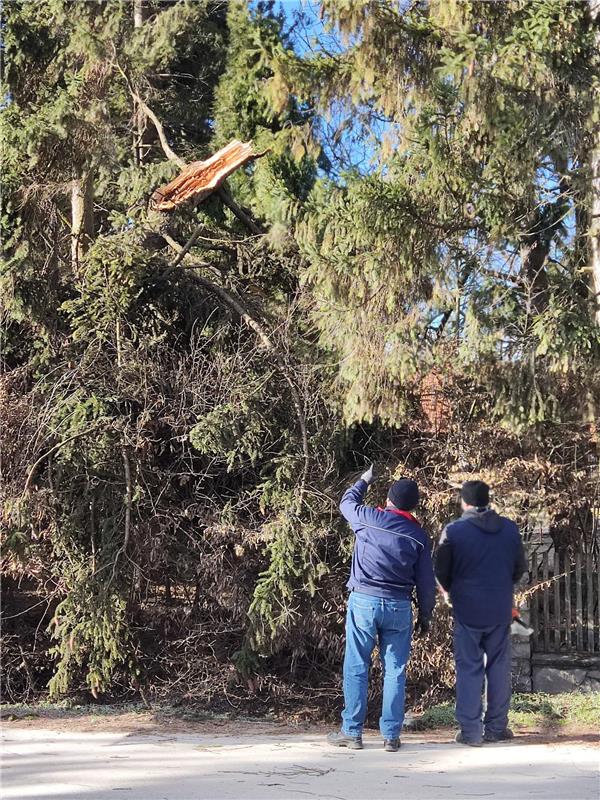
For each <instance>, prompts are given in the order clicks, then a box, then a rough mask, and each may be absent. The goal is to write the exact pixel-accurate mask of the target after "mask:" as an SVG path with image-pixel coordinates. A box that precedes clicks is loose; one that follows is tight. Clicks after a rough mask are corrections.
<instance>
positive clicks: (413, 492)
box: [388, 478, 419, 511]
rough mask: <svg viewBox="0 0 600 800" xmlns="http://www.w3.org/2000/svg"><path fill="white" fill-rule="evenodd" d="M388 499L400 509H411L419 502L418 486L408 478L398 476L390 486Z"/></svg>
mask: <svg viewBox="0 0 600 800" xmlns="http://www.w3.org/2000/svg"><path fill="white" fill-rule="evenodd" d="M388 500H389V501H390V502H391V503H393V504H394V505H395V506H396V508H399V509H400V510H401V511H412V510H413V508H416V506H417V503H418V502H419V487H418V486H417V484H416V483H415V481H413V480H411V479H410V478H400V480H399V481H394V482H393V483H392V485H391V486H390V488H389V491H388Z"/></svg>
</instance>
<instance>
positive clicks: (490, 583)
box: [435, 509, 527, 628]
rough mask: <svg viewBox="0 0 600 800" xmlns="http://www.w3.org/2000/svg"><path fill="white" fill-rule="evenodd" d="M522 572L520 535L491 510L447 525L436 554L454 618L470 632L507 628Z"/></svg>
mask: <svg viewBox="0 0 600 800" xmlns="http://www.w3.org/2000/svg"><path fill="white" fill-rule="evenodd" d="M526 569H527V561H526V559H525V553H524V550H523V543H522V541H521V535H520V534H519V529H518V528H517V526H516V524H515V523H514V522H512V520H510V519H507V518H506V517H501V516H499V515H498V514H497V513H496V512H495V511H493V510H492V509H486V510H485V511H477V510H475V509H474V510H472V511H471V510H469V511H465V512H464V514H463V515H462V517H460V519H457V520H456V521H455V522H451V523H450V524H449V525H447V526H446V528H445V530H444V532H443V534H442V537H441V539H440V543H439V545H438V548H437V550H436V554H435V575H436V578H437V579H438V581H439V582H440V584H441V585H442V586H443V588H444V589H445V590H446V591H447V592H449V593H450V600H451V602H452V610H453V614H454V617H455V619H457V620H458V621H459V622H460V623H462V624H463V625H467V626H469V627H471V628H488V627H492V626H493V625H504V624H506V625H509V624H510V621H511V619H512V607H513V584H515V583H516V582H517V581H518V580H519V579H520V578H521V576H522V575H523V573H524V572H525V571H526Z"/></svg>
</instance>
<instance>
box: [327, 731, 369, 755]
mask: <svg viewBox="0 0 600 800" xmlns="http://www.w3.org/2000/svg"><path fill="white" fill-rule="evenodd" d="M327 743H328V744H331V745H333V746H334V747H347V748H348V749H349V750H362V749H363V743H362V736H346V734H345V733H344V732H343V731H335V732H334V733H328V734H327Z"/></svg>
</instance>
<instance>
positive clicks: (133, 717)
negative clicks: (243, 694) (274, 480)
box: [2, 710, 600, 748]
mask: <svg viewBox="0 0 600 800" xmlns="http://www.w3.org/2000/svg"><path fill="white" fill-rule="evenodd" d="M2 725H3V726H4V727H5V729H15V730H17V729H25V730H26V729H28V728H29V729H32V730H54V731H66V732H70V733H74V732H79V733H95V732H99V731H101V732H103V733H124V734H128V735H132V734H133V735H144V734H146V735H152V734H157V735H164V734H172V733H181V734H195V735H198V736H244V735H254V734H255V735H257V736H277V735H283V736H291V735H298V734H311V735H314V736H319V735H322V736H325V735H326V734H327V732H328V731H330V730H333V728H334V726H332V725H325V724H323V723H321V724H317V725H315V724H310V723H308V722H298V723H291V724H286V723H284V722H280V721H268V720H266V721H265V720H260V719H244V718H242V719H238V720H231V719H220V718H218V717H215V716H208V717H206V718H205V719H185V718H183V717H181V716H178V715H173V716H171V715H167V714H165V713H164V712H162V711H157V712H154V711H136V712H132V711H123V712H115V713H111V714H105V713H98V714H95V713H84V714H77V715H71V714H69V713H68V712H65V711H61V710H56V711H55V710H41V711H38V712H35V713H25V712H16V713H12V714H8V715H6V714H2ZM515 733H518V734H519V735H520V736H523V737H526V738H527V741H530V742H536V743H561V742H562V743H582V744H583V743H585V744H588V745H591V746H597V747H599V748H600V732H599V731H597V730H595V729H594V728H591V727H588V726H585V725H561V726H560V727H556V728H554V729H548V728H546V727H519V728H515ZM365 735H373V736H377V735H378V732H377V731H376V730H369V729H367V730H366V731H365ZM414 736H416V737H417V738H418V739H419V740H420V741H427V742H449V741H452V739H453V737H454V729H450V728H441V729H438V730H427V731H418V732H410V731H404V732H403V734H402V738H403V740H404V739H406V738H407V737H409V738H410V737H414Z"/></svg>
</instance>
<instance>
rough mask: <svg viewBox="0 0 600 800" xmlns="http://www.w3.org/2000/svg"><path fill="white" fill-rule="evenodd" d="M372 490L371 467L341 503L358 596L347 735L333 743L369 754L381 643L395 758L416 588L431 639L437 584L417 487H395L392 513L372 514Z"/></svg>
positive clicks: (350, 644) (350, 647)
mask: <svg viewBox="0 0 600 800" xmlns="http://www.w3.org/2000/svg"><path fill="white" fill-rule="evenodd" d="M372 482H373V468H372V467H371V468H370V469H369V470H367V472H365V473H364V474H363V475H362V476H361V479H360V480H359V481H357V482H356V483H355V484H354V485H353V486H351V487H350V488H349V489H348V490H347V491H346V492H345V494H344V496H343V497H342V501H341V503H340V511H341V512H342V514H343V516H344V517H345V518H346V519H347V520H348V522H349V523H350V525H351V526H352V529H353V530H354V533H355V534H356V539H355V542H354V554H353V556H352V570H351V574H350V580H349V581H348V584H347V585H348V588H349V589H350V590H351V594H350V599H349V601H348V612H347V616H346V654H345V657H344V703H345V705H344V711H343V713H342V728H341V730H340V731H339V732H336V733H330V734H329V736H328V737H327V738H328V741H329V743H330V744H333V745H335V746H337V747H350V748H353V749H356V750H360V749H362V728H363V724H364V721H365V716H366V712H367V688H368V676H369V666H370V663H371V654H372V652H373V648H374V647H375V644H376V642H378V643H379V653H380V658H381V664H382V667H383V675H384V677H383V703H382V709H381V718H380V720H379V727H380V730H381V734H382V736H383V739H384V747H385V749H386V750H387V751H389V752H395V751H396V750H398V748H399V746H400V731H401V729H402V723H403V721H404V686H405V680H406V673H405V666H406V662H407V660H408V656H409V653H410V642H411V634H412V609H411V597H412V594H413V589H415V588H416V592H417V601H418V605H419V617H418V621H417V626H416V627H417V631H418V633H421V634H424V633H426V632H427V630H428V629H429V619H430V617H431V613H432V611H433V606H434V604H435V578H434V575H433V565H432V562H431V548H430V544H429V538H428V536H427V534H426V533H425V531H424V530H423V529H422V528H421V526H420V525H419V523H418V522H417V520H416V519H415V518H414V517H413V515H412V514H411V513H410V512H411V511H412V510H413V509H414V508H415V507H416V505H417V503H418V502H419V490H418V487H417V484H416V483H415V482H414V481H412V480H409V479H406V478H404V479H402V480H398V481H395V482H394V483H393V484H392V485H391V486H390V489H389V492H388V498H387V503H386V507H385V508H372V507H370V506H366V505H365V504H364V500H363V498H364V495H365V492H366V491H367V488H368V486H369V484H370V483H372Z"/></svg>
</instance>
